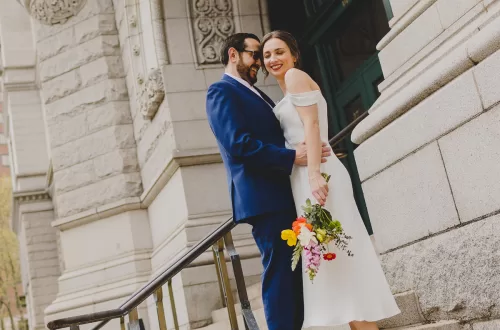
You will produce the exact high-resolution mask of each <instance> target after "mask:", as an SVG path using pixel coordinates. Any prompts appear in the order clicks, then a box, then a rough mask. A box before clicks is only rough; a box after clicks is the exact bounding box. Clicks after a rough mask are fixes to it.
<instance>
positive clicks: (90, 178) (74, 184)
mask: <svg viewBox="0 0 500 330" xmlns="http://www.w3.org/2000/svg"><path fill="white" fill-rule="evenodd" d="M97 178H98V177H97V174H96V171H95V166H94V161H93V160H88V161H84V162H83V163H80V164H76V165H73V166H70V167H67V168H64V169H62V170H60V171H55V173H54V185H55V192H56V193H57V194H60V193H64V192H68V191H71V190H75V189H78V188H80V187H83V186H85V185H87V184H89V183H92V182H95V181H97Z"/></svg>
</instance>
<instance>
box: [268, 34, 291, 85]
mask: <svg viewBox="0 0 500 330" xmlns="http://www.w3.org/2000/svg"><path fill="white" fill-rule="evenodd" d="M262 53H263V57H264V65H265V67H266V70H267V72H269V74H270V75H272V76H274V77H275V78H276V79H284V77H285V73H286V72H287V71H288V70H290V69H291V68H293V67H295V61H296V59H295V57H294V56H293V55H292V53H291V51H290V48H289V47H288V45H287V44H286V43H285V42H284V41H283V40H281V39H278V38H272V39H269V40H268V41H267V42H266V43H265V44H264V48H263V49H262Z"/></svg>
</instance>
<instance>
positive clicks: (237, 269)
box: [47, 112, 368, 330]
mask: <svg viewBox="0 0 500 330" xmlns="http://www.w3.org/2000/svg"><path fill="white" fill-rule="evenodd" d="M366 116H368V112H365V113H363V114H362V115H361V116H360V117H358V118H357V119H356V120H355V121H353V122H352V123H350V124H349V125H348V126H346V127H345V128H344V129H343V130H342V131H341V132H339V133H338V134H337V135H335V136H334V137H333V138H332V139H330V140H329V143H330V145H331V147H332V149H333V150H334V152H335V154H336V155H337V156H338V157H344V156H345V155H346V151H345V150H344V149H339V148H335V147H336V146H337V145H338V144H339V143H340V142H341V141H342V140H343V139H344V138H345V137H347V136H348V135H349V134H350V132H351V131H352V130H353V129H354V127H355V126H356V125H357V124H358V123H359V122H360V121H361V120H363V119H364V118H365V117H366ZM235 226H236V224H235V223H234V222H233V220H232V218H229V219H228V220H226V221H225V222H224V223H222V224H221V225H220V226H219V227H218V228H217V229H215V230H214V231H213V232H212V233H210V234H209V235H208V236H206V237H205V238H204V239H202V240H201V241H199V242H198V243H197V244H195V245H194V246H193V247H192V248H191V249H189V251H188V252H186V253H185V254H184V255H182V256H181V257H180V258H179V259H177V260H176V261H175V262H173V263H172V264H171V265H170V266H168V267H167V269H165V270H164V271H163V272H162V273H161V274H160V275H158V276H157V277H156V278H154V279H153V280H151V281H150V282H148V283H147V284H145V285H144V286H143V287H142V288H140V289H139V290H137V291H136V292H135V293H133V294H132V296H130V298H128V299H127V301H125V302H124V303H123V304H122V305H121V306H120V307H118V308H116V309H111V310H107V311H103V312H97V313H91V314H84V315H78V316H73V317H68V318H64V319H58V320H54V321H51V322H49V323H48V324H47V327H48V328H49V329H51V330H56V329H61V328H68V327H69V328H71V330H78V329H79V326H80V325H82V324H89V323H95V322H100V323H98V324H97V325H95V326H94V327H93V328H92V330H99V329H101V328H102V327H103V326H104V325H106V324H107V323H108V322H109V321H110V320H112V319H118V318H119V319H120V328H121V330H125V316H127V315H128V318H129V329H139V330H144V325H143V322H142V320H141V319H140V318H139V314H138V311H137V308H138V306H139V305H140V304H141V303H142V302H144V301H145V300H146V299H147V298H148V297H150V296H154V299H155V303H156V309H157V316H158V323H159V329H160V330H167V326H166V318H165V310H164V306H163V286H164V285H165V284H167V286H168V291H169V298H170V305H171V309H172V318H173V320H172V321H173V324H174V328H175V329H176V330H178V329H179V324H178V321H177V312H176V307H175V299H174V295H173V290H172V278H173V277H174V276H175V275H177V274H178V273H179V272H180V271H181V270H183V269H184V268H186V267H187V266H189V264H191V262H193V261H194V260H195V259H196V258H198V257H199V256H200V255H202V254H203V253H205V252H206V251H207V250H208V249H209V248H210V247H212V251H213V257H214V264H215V269H216V272H217V279H218V282H219V289H220V294H221V299H222V304H223V306H224V307H226V308H227V311H228V316H229V322H230V325H231V329H233V330H238V320H237V314H236V310H235V302H234V298H233V293H232V289H231V285H230V279H229V274H228V270H227V265H226V257H225V254H224V250H225V251H227V253H228V254H229V257H230V259H231V263H232V266H233V273H234V278H235V281H236V289H237V292H238V297H239V300H240V304H241V309H242V310H241V314H242V316H243V322H244V325H245V328H246V329H247V330H259V327H258V325H257V322H256V319H255V317H254V315H253V312H252V308H251V306H250V301H249V299H248V295H247V290H246V285H245V279H244V274H243V268H242V266H241V260H240V257H239V255H238V253H237V251H236V248H235V246H234V242H233V238H232V235H231V230H232V229H233V228H234V227H235Z"/></svg>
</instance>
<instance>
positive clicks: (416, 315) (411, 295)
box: [377, 291, 425, 329]
mask: <svg viewBox="0 0 500 330" xmlns="http://www.w3.org/2000/svg"><path fill="white" fill-rule="evenodd" d="M394 299H395V300H396V304H397V305H398V307H399V309H400V310H401V313H400V314H398V315H396V316H393V317H390V318H388V319H384V320H380V321H378V322H377V325H378V327H379V328H380V329H390V328H397V327H404V326H409V325H412V324H421V323H423V322H425V319H424V316H423V315H422V311H421V310H420V304H419V302H418V297H417V295H416V294H415V292H414V291H407V292H402V293H398V294H395V295H394Z"/></svg>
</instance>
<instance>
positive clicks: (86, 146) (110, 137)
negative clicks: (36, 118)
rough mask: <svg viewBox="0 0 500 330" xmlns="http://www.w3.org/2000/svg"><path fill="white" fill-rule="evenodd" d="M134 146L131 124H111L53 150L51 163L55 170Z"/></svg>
mask: <svg viewBox="0 0 500 330" xmlns="http://www.w3.org/2000/svg"><path fill="white" fill-rule="evenodd" d="M134 146H135V140H134V133H133V130H132V126H131V125H121V126H112V127H109V128H105V129H103V130H101V131H98V132H96V133H93V134H90V135H87V136H85V137H84V138H81V139H79V140H76V141H73V142H71V143H67V144H65V145H62V146H60V147H57V148H55V149H54V150H53V153H52V165H53V168H54V171H55V172H57V171H59V170H61V169H63V168H66V167H69V166H73V165H75V164H78V163H82V162H84V161H88V160H90V159H93V158H95V157H97V156H100V155H104V154H106V153H108V152H111V151H113V150H116V149H126V148H132V147H134Z"/></svg>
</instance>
